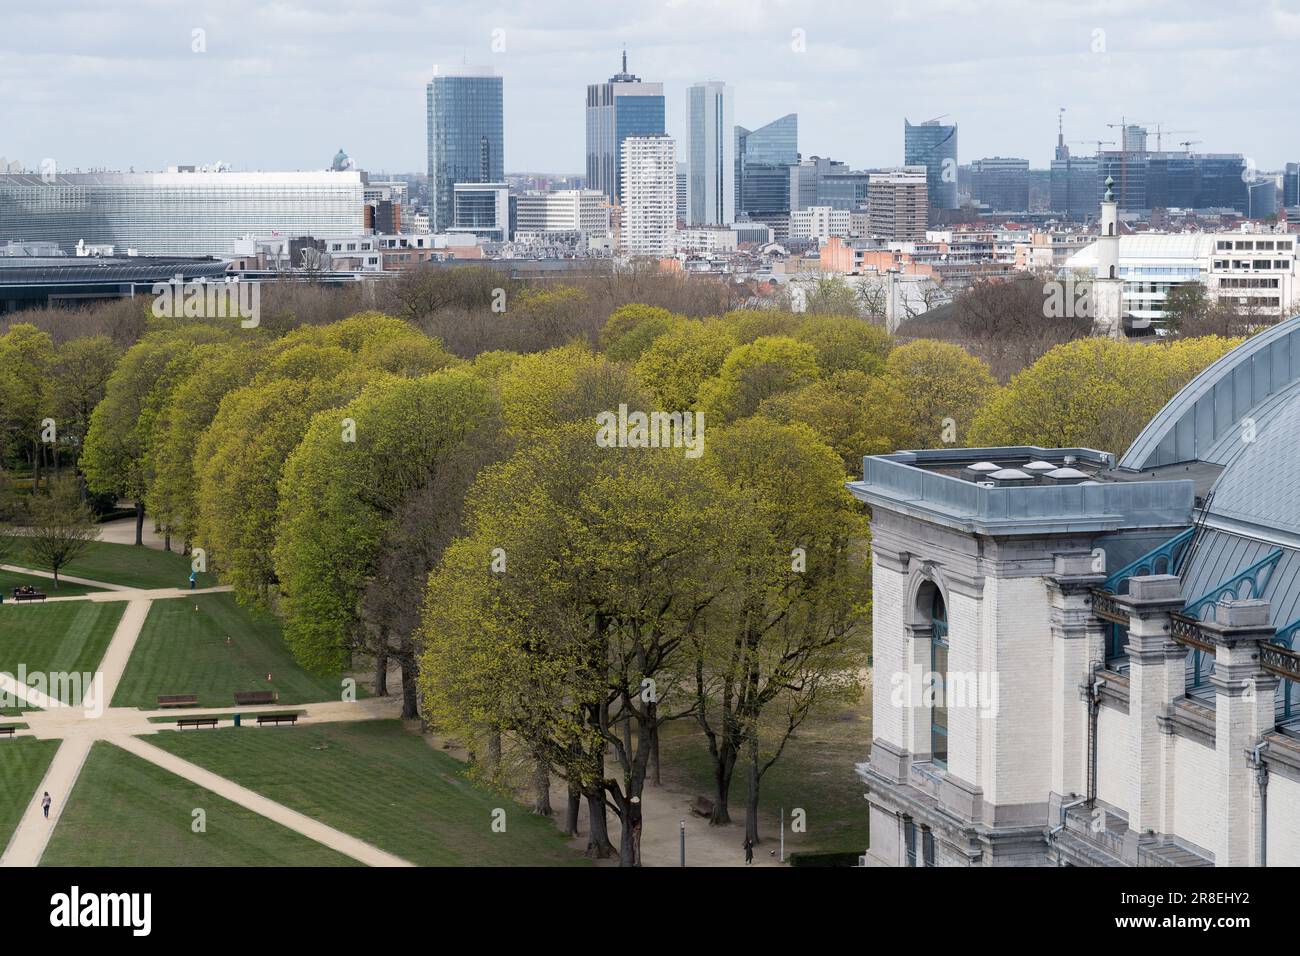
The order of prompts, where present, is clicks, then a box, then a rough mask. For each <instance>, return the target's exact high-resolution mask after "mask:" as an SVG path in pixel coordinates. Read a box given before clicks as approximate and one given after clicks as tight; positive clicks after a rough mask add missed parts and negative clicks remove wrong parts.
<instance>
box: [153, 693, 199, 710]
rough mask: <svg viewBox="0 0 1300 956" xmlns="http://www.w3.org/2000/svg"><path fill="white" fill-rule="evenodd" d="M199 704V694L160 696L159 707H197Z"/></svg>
mask: <svg viewBox="0 0 1300 956" xmlns="http://www.w3.org/2000/svg"><path fill="white" fill-rule="evenodd" d="M198 703H199V695H198V694H159V695H158V706H159V707H196V706H198Z"/></svg>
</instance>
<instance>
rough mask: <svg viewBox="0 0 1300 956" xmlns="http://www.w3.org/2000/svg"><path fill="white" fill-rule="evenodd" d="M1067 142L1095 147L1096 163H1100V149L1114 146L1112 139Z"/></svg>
mask: <svg viewBox="0 0 1300 956" xmlns="http://www.w3.org/2000/svg"><path fill="white" fill-rule="evenodd" d="M1069 142H1071V143H1080V144H1082V145H1085V146H1096V147H1097V161H1098V162H1100V161H1101V148H1102V147H1103V146H1114V145H1115V141H1114V140H1112V139H1072V140H1069Z"/></svg>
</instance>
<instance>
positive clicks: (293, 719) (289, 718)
mask: <svg viewBox="0 0 1300 956" xmlns="http://www.w3.org/2000/svg"><path fill="white" fill-rule="evenodd" d="M257 723H258V724H259V725H261V724H296V723H298V715H297V714H258V715H257Z"/></svg>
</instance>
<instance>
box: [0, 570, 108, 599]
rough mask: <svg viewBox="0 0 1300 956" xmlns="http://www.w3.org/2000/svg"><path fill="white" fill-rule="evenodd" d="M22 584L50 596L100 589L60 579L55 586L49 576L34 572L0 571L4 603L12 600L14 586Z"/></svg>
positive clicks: (83, 592)
mask: <svg viewBox="0 0 1300 956" xmlns="http://www.w3.org/2000/svg"><path fill="white" fill-rule="evenodd" d="M23 584H30V585H31V586H32V587H34V588H36V590H38V591H43V592H44V593H46V594H48V595H49V596H50V597H78V596H80V595H82V594H89V593H90V592H91V591H99V590H102V588H93V587H90V586H88V585H85V584H73V583H72V582H70V581H60V582H59V586H58V587H57V588H56V587H55V586H54V581H53V580H52V579H50V578H42V577H37V576H36V575H34V574H19V573H18V572H17V571H0V594H3V595H4V599H5V603H6V604H8V603H9V602H10V601H12V600H13V597H12V595H13V591H14V588H16V587H18V586H19V585H23Z"/></svg>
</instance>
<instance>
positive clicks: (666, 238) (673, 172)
mask: <svg viewBox="0 0 1300 956" xmlns="http://www.w3.org/2000/svg"><path fill="white" fill-rule="evenodd" d="M621 166H622V170H621V181H622V183H623V197H624V199H623V226H622V232H621V235H620V247H621V249H622V251H623V253H624V254H625V255H629V256H656V257H662V256H670V255H672V253H673V234H674V233H675V232H676V231H677V141H676V140H674V139H672V137H669V136H664V135H662V134H661V135H659V136H628V137H626V138H625V139H624V140H623V147H622V163H621Z"/></svg>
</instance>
